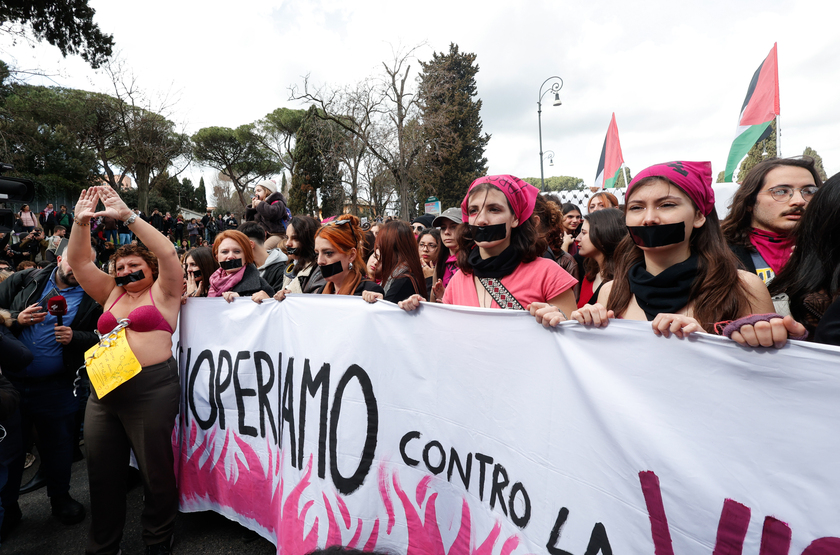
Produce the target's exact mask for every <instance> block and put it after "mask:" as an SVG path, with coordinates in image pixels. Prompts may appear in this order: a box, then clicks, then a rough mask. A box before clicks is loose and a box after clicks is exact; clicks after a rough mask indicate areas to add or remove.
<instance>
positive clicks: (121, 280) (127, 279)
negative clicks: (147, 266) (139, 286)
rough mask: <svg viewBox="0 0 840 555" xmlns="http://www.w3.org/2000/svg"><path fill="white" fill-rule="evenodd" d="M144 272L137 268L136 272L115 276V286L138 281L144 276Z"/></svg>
mask: <svg viewBox="0 0 840 555" xmlns="http://www.w3.org/2000/svg"><path fill="white" fill-rule="evenodd" d="M145 277H146V274H144V273H143V270H137V271H136V272H131V273H130V274H128V275H125V276H121V277H115V278H114V281H115V282H116V283H117V286H119V287H124V286H126V285H128V284H129V283H134V282H135V281H140V280H141V279H143V278H145Z"/></svg>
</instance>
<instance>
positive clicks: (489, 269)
mask: <svg viewBox="0 0 840 555" xmlns="http://www.w3.org/2000/svg"><path fill="white" fill-rule="evenodd" d="M521 260H522V257H521V256H520V255H519V253H518V252H517V251H516V249H514V248H513V245H509V246H508V248H506V249H505V250H503V251H502V252H500V253H499V254H498V255H496V256H491V257H490V258H481V253H480V252H479V250H478V247H473V249H472V250H471V251H470V255H469V258H468V261H469V263H470V266H471V267H472V271H473V273H474V274H475V276H476V277H479V278H499V279H501V278H503V277H505V276H509V275H510V274H512V273H513V271H514V270H515V269H516V267H517V266H519V262H520V261H521Z"/></svg>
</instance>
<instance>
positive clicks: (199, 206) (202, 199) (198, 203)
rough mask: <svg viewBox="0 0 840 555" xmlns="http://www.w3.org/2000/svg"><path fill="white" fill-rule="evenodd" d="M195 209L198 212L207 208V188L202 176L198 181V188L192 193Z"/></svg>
mask: <svg viewBox="0 0 840 555" xmlns="http://www.w3.org/2000/svg"><path fill="white" fill-rule="evenodd" d="M194 199H195V200H194V201H193V202H194V204H195V209H196V211H198V212H205V211H206V210H207V189H206V188H205V187H204V176H201V179H200V180H199V182H198V188H197V189H196V190H195V195H194Z"/></svg>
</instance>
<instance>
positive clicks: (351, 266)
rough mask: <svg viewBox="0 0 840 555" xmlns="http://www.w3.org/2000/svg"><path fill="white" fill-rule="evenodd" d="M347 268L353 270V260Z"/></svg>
mask: <svg viewBox="0 0 840 555" xmlns="http://www.w3.org/2000/svg"><path fill="white" fill-rule="evenodd" d="M347 269H348V270H352V269H353V263H352V262H351V263H350V264H348V265H347Z"/></svg>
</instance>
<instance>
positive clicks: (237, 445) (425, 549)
mask: <svg viewBox="0 0 840 555" xmlns="http://www.w3.org/2000/svg"><path fill="white" fill-rule="evenodd" d="M217 431H218V430H217V429H213V430H212V431H210V432H209V433H206V434H205V435H204V437H203V439H202V440H201V441H200V442H199V441H197V439H198V428H197V427H196V425H195V423H191V424H190V426H189V437H188V438H181V439H180V440H179V435H180V434H179V433H178V430H176V431H175V433H173V436H172V443H173V448H174V449H175V455H176V465H177V468H176V473H177V475H178V489H179V491H180V496H181V501H182V502H183V503H185V504H187V505H189V504H192V503H196V502H199V501H209V502H212V503H213V504H215V505H217V506H219V507H223V508H226V509H229V510H231V511H233V512H235V513H237V514H238V515H240V516H242V517H244V518H245V519H246V522H244V523H243V524H245V525H246V526H247V525H248V522H254V523H256V524H257V525H258V526H259V527H261V528H262V529H264V530H265V531H266V532H267V533H268V534H269V535H271V536H273V537H274V541H275V544H278V543H279V542H278V540H279V538H282V546H280V545H278V547H277V552H278V553H280V552H282V553H283V554H284V555H286V554H290V555H298V554H301V555H302V554H304V553H308V552H309V551H312V550H313V549H316V548H317V547H318V539H319V530H320V529H321V528H320V523H319V519H318V517H315V518H314V519H313V523H312V525H311V527H309V530H308V531H307V526H306V524H305V521H306V516H307V514H308V513H309V511H310V510H311V509H312V508H313V505H314V504H315V500H314V499H310V500H308V501H305V502H304V503H303V507H302V508H301V499H302V497H303V494H304V492H305V491H306V490H307V488H308V487H309V486H310V485H311V478H312V462H313V461H312V457H310V459H309V461H308V463H307V465H306V468H305V470H304V473H303V476H302V477H301V478H300V481H299V482H298V483H297V484H296V485H295V486H294V487H293V488H292V490H291V491H290V492H289V493H288V496H287V497H286V499H285V501H284V500H283V497H284V488H285V484H284V481H283V478H282V470H283V460H282V455H281V453H280V452H279V451H278V450H277V449H276V447H274V446H272V445H269V444H267V446H268V447H269V448H268V449H267V455H268V460H267V463H266V464H263V462H261V460H260V456H259V455H258V454H257V453H256V452H255V451H254V449H253V447H252V446H251V445H249V444H248V443H247V442H246V441H245V440H243V439H241V438H240V437H239V436H238V435H236V434H235V433H232V432H230V431H226V432H222V433H224V442H223V444H222V447H221V449H219V448H218V445H217V444H216V443H217V442H216V435H217ZM182 441H183V444H182V443H181V442H182ZM272 447H274V448H273V449H272ZM231 460H233V461H234V463H235V464H234V465H233V467H232V468H231V467H230V461H231ZM432 479H433V476H431V475H429V476H424V477H423V478H422V479H421V480H420V482H419V483H418V484H417V487H416V489H415V492H414V494H415V495H414V498H415V501H416V507H415V504H414V503H412V500H411V498H410V497H409V495H408V494H407V493H406V492H405V491H404V490H403V488H402V487H401V485H400V481H399V477H398V476H397V472H396V471H393V472H391V471H390V470H389V469H387V468H386V465H385V464H384V463H383V464H381V465H380V467H379V476H378V481H377V482H378V487H379V494H380V497H381V499H382V504H383V507H384V509H385V512H386V513H387V514H388V524H387V528H386V530H385V534H386V535H388V536H390V535H391V532H392V530H393V528H394V526H395V524H396V520H397V515H396V511H395V506H394V503H393V501H392V500H391V497H390V486H391V485H392V484H393V489H394V492H395V493H396V496H397V498H398V499H399V501H400V505H401V506H402V509H403V512H404V514H405V519H406V526H407V530H408V546H407V550H406V555H493V553H494V548H496V544H497V543H498V542H499V540H500V539H501V533H502V523H501V522H500V521H499V520H498V519H497V520H496V522H495V524H494V526H493V528H492V530H491V531H490V532H489V533H488V535H487V537H486V538H484V539H483V541H480V538H473V528H472V521H471V518H472V517H471V514H470V506H469V503H468V502H467V500H466V499H462V500H461V519H460V524H459V528H458V531H457V535H456V537H455V541H454V542H453V543H452V545H451V546H450V547H449V549H448V550H447V549H445V547H444V544H443V539H442V537H441V533H440V529H439V524H438V520H437V504H436V502H437V499H438V494H437V493H431V495H429V491H430V489H431V487H432ZM322 498H323V503H324V509H325V513H326V516H327V523H326V531H325V532H326V533H325V535H324V540H325V546H329V545H338V544H341V545H346V546H348V547H353V548H360V549H364V550H366V551H370V550H374V549H376V548H377V544H378V543H379V540H380V538H379V529H380V519H379V518H376V519H374V521H373V523H372V527H371V531H370V533H369V535H368V536H367V537H366V538H363V525H364V520H363V519H362V518H356V519H355V523H354V518H353V516H352V515H351V514H350V511H349V509H348V508H347V505H346V503H345V501H344V499H343V498H342V497H341V496H340V495H337V494H335V492H333V498H332V499H331V498H330V497H329V496H328V495H327V493H326V492H324V493H322ZM423 505H425V508H424V507H423ZM421 513H422V515H423V516H422V517H421ZM354 524H355V526H354ZM354 527H355V530H352V529H353V528H354ZM351 531H352V537H351V538H350V539H349V540H348V541H344V540H343V537H344V535H343V532H347V534H350V532H351ZM479 541H480V543H479ZM519 542H520V540H519V537H518V536H517V535H516V534H514V535H511V536H509V537H507V538H505V539H504V541H503V542H502V545H501V549H500V551H498V553H499V555H510V554H511V553H513V552H514V550H516V548H517V547H518V546H519ZM362 543H364V544H363V545H362Z"/></svg>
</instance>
